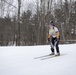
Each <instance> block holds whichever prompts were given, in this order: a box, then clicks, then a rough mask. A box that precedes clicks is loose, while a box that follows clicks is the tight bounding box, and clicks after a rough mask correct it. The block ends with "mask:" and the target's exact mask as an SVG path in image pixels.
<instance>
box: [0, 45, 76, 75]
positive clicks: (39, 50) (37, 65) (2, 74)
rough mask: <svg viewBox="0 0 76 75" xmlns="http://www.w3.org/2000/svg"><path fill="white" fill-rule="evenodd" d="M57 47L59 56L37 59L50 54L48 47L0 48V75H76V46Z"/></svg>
mask: <svg viewBox="0 0 76 75" xmlns="http://www.w3.org/2000/svg"><path fill="white" fill-rule="evenodd" d="M59 47H60V52H61V56H59V57H53V58H49V57H50V56H47V57H42V58H38V59H35V58H36V57H40V56H44V55H48V54H50V53H51V51H50V46H49V45H44V46H24V47H15V46H14V47H0V75H76V44H70V45H59ZM44 58H48V59H45V60H42V59H44Z"/></svg>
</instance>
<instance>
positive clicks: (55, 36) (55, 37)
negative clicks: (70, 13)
mask: <svg viewBox="0 0 76 75" xmlns="http://www.w3.org/2000/svg"><path fill="white" fill-rule="evenodd" d="M50 39H51V40H50ZM59 40H60V33H59V30H58V28H57V27H56V26H55V25H54V23H53V21H50V23H49V34H48V41H49V42H50V45H51V51H52V53H51V54H50V55H54V54H55V50H54V46H55V47H56V52H57V54H56V55H57V56H59V55H60V51H59V46H58V45H59Z"/></svg>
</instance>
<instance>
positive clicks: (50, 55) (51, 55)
mask: <svg viewBox="0 0 76 75" xmlns="http://www.w3.org/2000/svg"><path fill="white" fill-rule="evenodd" d="M48 56H52V55H51V54H48V55H44V56H40V57H35V58H34V59H39V58H44V57H48Z"/></svg>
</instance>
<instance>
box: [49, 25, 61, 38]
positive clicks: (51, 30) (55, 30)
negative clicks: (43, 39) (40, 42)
mask: <svg viewBox="0 0 76 75" xmlns="http://www.w3.org/2000/svg"><path fill="white" fill-rule="evenodd" d="M59 36H60V33H59V30H58V28H57V27H55V26H54V27H53V28H49V34H48V38H50V37H53V38H55V37H56V38H59Z"/></svg>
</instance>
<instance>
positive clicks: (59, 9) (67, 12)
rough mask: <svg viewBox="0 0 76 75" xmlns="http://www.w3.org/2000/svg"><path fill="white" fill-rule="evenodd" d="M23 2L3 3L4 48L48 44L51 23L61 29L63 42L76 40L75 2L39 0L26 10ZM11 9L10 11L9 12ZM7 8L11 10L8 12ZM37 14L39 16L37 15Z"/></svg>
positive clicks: (0, 21)
mask: <svg viewBox="0 0 76 75" xmlns="http://www.w3.org/2000/svg"><path fill="white" fill-rule="evenodd" d="M22 2H23V0H17V5H18V6H17V7H16V6H15V5H13V0H0V10H1V11H0V45H1V46H8V45H16V46H21V45H22V46H25V45H46V44H48V42H47V35H48V24H49V21H51V20H53V21H54V24H55V25H56V26H57V27H58V28H59V31H60V38H61V40H64V41H66V40H76V1H75V0H64V1H63V0H58V1H57V0H36V2H35V4H36V5H35V6H34V5H33V4H30V5H31V6H32V7H34V10H35V11H32V9H31V8H30V9H27V10H26V11H25V9H24V10H23V11H21V10H22ZM7 7H8V9H7ZM6 9H7V10H6ZM34 12H35V13H34Z"/></svg>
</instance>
